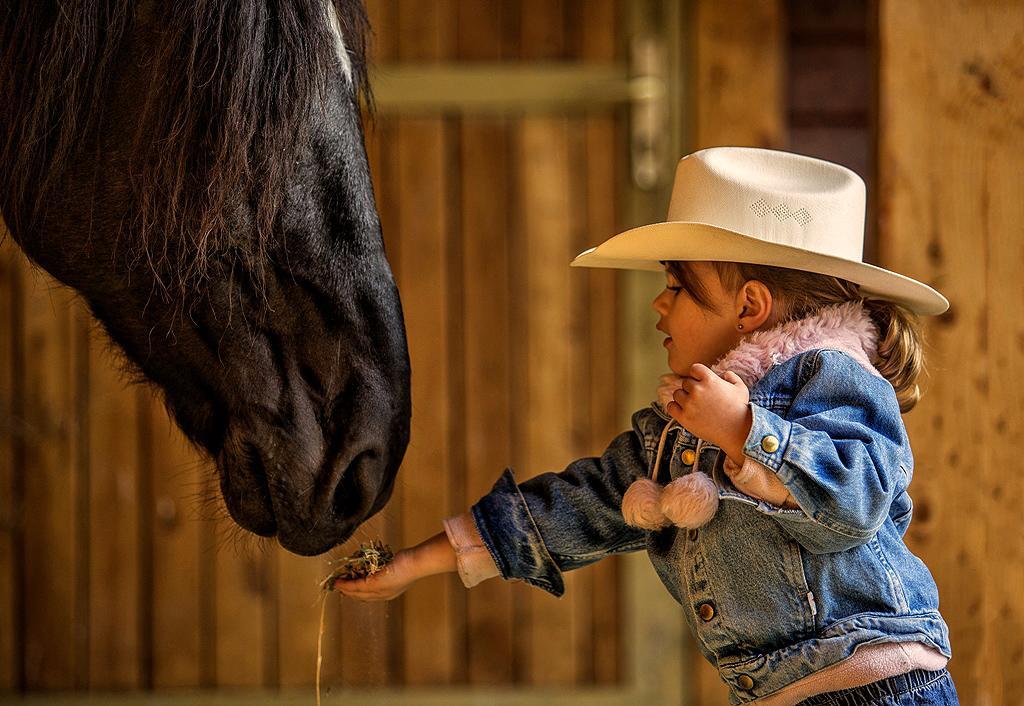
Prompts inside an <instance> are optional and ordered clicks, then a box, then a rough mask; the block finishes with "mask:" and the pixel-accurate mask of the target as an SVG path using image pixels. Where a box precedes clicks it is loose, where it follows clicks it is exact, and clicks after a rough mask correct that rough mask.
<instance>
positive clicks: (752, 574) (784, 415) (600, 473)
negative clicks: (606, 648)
mask: <svg viewBox="0 0 1024 706" xmlns="http://www.w3.org/2000/svg"><path fill="white" fill-rule="evenodd" d="M750 407H751V410H752V413H753V424H752V426H751V429H750V433H749V435H748V436H747V438H746V440H745V443H744V447H743V451H744V454H745V455H746V456H747V457H750V458H752V459H754V460H756V461H757V462H759V463H761V464H763V465H764V466H765V467H767V468H768V469H770V470H771V471H772V472H774V473H775V474H776V476H777V477H778V479H779V480H780V481H781V482H782V483H783V484H784V485H785V486H786V488H787V490H788V491H789V492H790V493H791V494H792V496H793V497H794V499H795V500H796V502H797V503H798V504H799V506H800V509H789V508H783V507H778V506H774V505H771V504H769V503H767V502H765V501H762V500H758V499H756V498H753V497H750V496H747V495H744V494H743V493H740V492H738V491H737V490H736V489H735V488H734V487H733V486H732V485H731V483H730V481H729V479H728V477H727V476H726V475H725V473H724V472H723V462H724V459H725V454H724V452H723V451H721V449H720V448H718V447H717V446H716V445H714V444H712V443H710V442H707V441H705V440H702V439H699V438H697V437H695V436H694V435H693V434H691V433H690V432H689V431H688V430H687V429H685V428H683V427H682V426H680V425H678V423H677V422H675V421H674V420H672V419H671V418H670V417H669V415H668V414H667V413H665V412H664V410H663V409H662V408H661V406H660V404H659V403H657V402H655V403H652V404H651V406H650V407H647V408H644V409H641V410H639V411H637V412H635V413H634V414H633V416H632V429H631V430H630V431H626V432H623V433H621V434H619V435H618V436H617V437H615V438H614V439H613V440H612V442H611V443H610V444H609V445H608V447H607V448H606V449H605V451H604V452H603V453H602V454H601V456H599V457H589V458H581V459H578V460H575V461H573V462H572V463H570V464H569V465H568V467H566V468H565V470H564V471H561V472H560V473H544V474H542V475H539V476H536V477H534V478H531V479H529V480H527V481H524V482H523V483H520V484H517V483H516V481H515V479H514V477H513V474H512V471H511V469H506V471H505V472H504V474H503V475H502V476H501V477H500V478H499V479H498V481H497V482H496V483H495V485H494V487H493V488H492V490H491V491H490V492H489V493H488V494H487V495H485V496H484V497H483V498H481V499H480V501H479V502H477V503H476V504H475V505H474V506H473V507H472V510H471V512H472V516H473V520H474V521H475V523H476V526H477V529H478V530H479V532H480V536H481V538H482V539H483V541H484V544H485V545H486V546H487V548H488V550H489V551H490V553H491V555H492V556H493V558H494V560H495V563H496V564H497V566H498V570H499V571H500V573H501V575H502V577H504V578H506V579H521V580H523V581H526V582H528V583H530V584H532V585H534V586H537V587H539V588H542V589H544V590H546V591H548V592H550V593H552V594H554V595H556V596H559V595H561V594H562V593H563V591H564V584H563V580H562V572H563V571H569V570H572V569H576V568H579V567H582V566H586V565H587V564H590V563H592V562H595V561H598V560H599V559H602V558H604V557H606V556H609V555H611V554H617V553H623V552H631V551H637V550H640V549H646V551H647V554H648V556H649V557H650V560H651V563H652V564H653V565H654V568H655V570H656V571H657V573H658V576H659V577H660V578H661V581H662V582H663V583H664V585H665V587H666V588H667V589H668V590H669V592H670V593H671V594H672V596H673V597H674V598H675V599H676V601H678V603H679V604H680V605H681V606H682V608H683V612H684V614H685V615H686V618H687V621H688V622H689V625H690V628H691V630H692V632H693V634H694V635H695V637H696V640H697V644H698V646H699V649H700V650H701V651H702V653H703V654H704V656H705V657H706V658H707V659H708V660H709V661H710V662H711V663H712V664H713V665H715V666H716V668H717V669H718V671H719V674H720V676H721V678H722V680H723V681H724V682H725V683H726V684H727V685H728V687H729V695H730V701H731V703H733V704H740V703H746V702H748V701H753V700H755V699H757V698H760V697H762V696H767V695H769V694H772V693H774V692H776V691H778V690H779V689H782V688H783V687H785V686H786V685H788V684H791V683H793V682H795V681H796V680H798V679H801V678H803V677H806V676H807V675H810V674H812V673H814V672H817V671H819V670H821V669H823V668H825V667H827V666H829V665H832V664H835V663H837V662H839V661H841V660H843V659H845V658H847V657H849V656H851V655H852V654H853V651H854V649H855V648H856V647H857V646H858V645H861V644H869V643H882V642H919V643H923V644H925V645H927V646H930V647H932V648H934V649H936V650H938V651H939V652H941V653H942V655H944V656H945V657H947V658H948V657H950V656H951V652H950V644H949V634H948V628H947V626H946V624H945V622H944V621H943V619H942V616H941V615H940V614H939V611H938V603H939V600H938V591H937V588H936V585H935V581H934V580H933V578H932V576H931V574H930V572H929V571H928V568H927V567H926V566H925V565H924V563H923V562H922V561H921V560H920V559H919V558H918V557H917V556H915V555H914V554H913V553H911V552H910V550H909V549H908V548H907V546H906V545H905V544H904V542H903V535H904V534H905V533H906V530H907V526H908V525H909V523H910V518H911V512H912V508H913V506H912V503H911V500H910V496H909V495H908V494H907V486H908V485H909V484H910V480H911V475H912V472H913V456H912V454H911V449H910V445H909V442H908V439H907V434H906V430H905V428H904V426H903V422H902V419H901V417H900V410H899V405H898V402H897V399H896V395H895V392H894V390H893V388H892V386H891V385H890V384H889V382H888V381H886V380H885V379H884V378H881V377H880V376H878V375H877V374H875V375H873V374H871V373H869V372H868V371H866V370H865V369H864V367H863V365H861V364H860V363H858V362H857V361H855V360H854V359H853V358H852V357H851V356H850V355H849V354H847V353H846V352H843V351H841V350H835V349H828V348H815V349H811V350H805V351H802V352H800V353H799V354H797V355H793V356H792V357H790V358H788V359H787V360H785V361H783V362H779V363H773V364H771V365H770V366H769V367H768V368H767V370H766V371H765V372H764V374H763V375H762V376H761V377H760V378H759V379H758V380H757V381H756V382H754V383H753V385H752V386H751V387H750ZM666 425H670V426H671V428H670V429H668V430H667V439H666V443H665V444H664V450H663V456H662V459H661V461H660V463H659V464H658V465H659V474H658V476H659V477H658V478H657V480H658V481H659V482H660V483H663V484H664V483H668V482H669V481H670V480H672V479H674V478H677V477H679V476H680V475H682V474H685V473H689V472H692V471H694V470H700V471H703V472H706V473H708V474H709V475H710V476H711V477H712V478H713V479H714V481H715V483H716V485H717V486H718V488H719V499H720V500H719V509H718V512H717V514H716V515H715V517H714V518H713V519H712V520H711V522H709V523H708V524H707V525H705V526H703V527H701V528H700V529H699V530H695V529H691V530H686V529H680V528H677V527H674V526H669V527H668V528H665V529H662V530H657V531H646V530H641V529H637V528H634V527H630V526H629V525H627V524H625V522H624V520H623V517H622V514H621V511H620V507H621V503H622V496H623V493H624V492H625V491H626V489H627V488H628V487H629V486H630V484H631V483H632V482H633V481H635V480H636V479H638V478H641V477H644V476H645V475H648V474H649V473H650V471H651V469H652V468H653V467H654V462H655V458H654V456H655V454H656V453H657V448H658V442H659V439H660V437H661V435H662V432H663V431H666ZM688 449H692V450H693V452H695V453H692V454H691V453H687V454H684V453H683V452H684V451H686V450H688ZM684 458H685V459H688V460H691V459H692V462H691V463H690V465H687V464H686V463H685V462H684Z"/></svg>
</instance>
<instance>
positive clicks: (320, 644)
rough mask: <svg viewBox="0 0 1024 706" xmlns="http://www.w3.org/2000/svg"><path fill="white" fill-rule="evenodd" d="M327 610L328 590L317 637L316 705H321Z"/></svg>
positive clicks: (325, 593)
mask: <svg viewBox="0 0 1024 706" xmlns="http://www.w3.org/2000/svg"><path fill="white" fill-rule="evenodd" d="M326 610H327V592H326V591H324V592H323V594H322V595H321V596H320V634H319V635H318V636H317V638H316V706H320V666H321V665H322V664H323V663H324V651H323V647H324V612H325V611H326Z"/></svg>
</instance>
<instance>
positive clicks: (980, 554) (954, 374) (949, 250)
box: [879, 0, 1024, 704]
mask: <svg viewBox="0 0 1024 706" xmlns="http://www.w3.org/2000/svg"><path fill="white" fill-rule="evenodd" d="M1022 26H1024V7H1022V6H1020V5H1019V4H1014V3H1002V4H1000V3H968V4H963V3H955V2H949V1H945V2H939V3H934V2H922V1H920V0H916V1H911V2H882V3H880V6H879V41H880V45H879V52H880V55H879V60H880V67H879V68H880V81H879V83H880V95H879V107H880V115H879V127H880V130H879V137H880V143H879V177H880V188H879V195H880V203H879V211H880V222H879V245H880V260H881V262H880V264H882V265H883V266H885V267H891V268H893V269H895V270H897V271H899V272H902V273H905V274H907V275H909V276H911V277H915V278H918V279H921V280H923V281H925V282H928V283H930V284H932V285H933V286H935V287H937V288H938V289H939V290H940V291H941V292H943V294H945V295H946V297H947V298H948V299H949V300H950V303H951V308H950V310H949V312H947V313H946V314H944V315H942V316H940V317H937V318H934V319H930V320H928V321H927V336H928V340H929V345H928V347H927V355H928V367H929V370H930V374H929V376H928V379H927V380H926V382H925V385H924V394H923V397H922V400H921V402H920V403H919V404H918V406H917V408H915V409H914V411H913V412H911V413H910V414H909V415H907V416H906V422H907V427H908V430H909V432H910V438H911V442H912V443H913V447H914V452H915V475H914V480H913V483H912V485H911V487H910V492H911V495H912V496H913V498H914V500H915V507H916V512H915V517H914V520H913V522H912V523H911V525H910V530H909V538H910V542H909V544H910V546H911V549H912V550H913V551H914V552H915V553H917V554H918V555H919V556H921V557H922V559H924V561H925V562H926V563H927V564H928V566H929V567H930V569H931V570H932V573H933V575H934V576H935V578H936V581H937V583H938V585H939V596H940V601H941V608H942V613H943V616H944V617H945V618H946V620H947V622H948V623H949V626H950V638H951V641H952V646H953V654H954V657H953V660H952V661H951V662H950V671H951V672H952V674H953V678H954V680H955V681H956V683H957V688H958V690H959V694H960V701H961V703H972V704H973V703H977V704H1009V703H1015V702H1016V701H1017V699H1018V697H1019V688H1018V684H1017V681H1018V680H1019V676H1020V674H1021V673H1022V672H1024V610H1022V609H1021V606H1020V601H1019V598H1018V597H1019V596H1020V594H1021V592H1022V591H1024V542H1022V535H1021V533H1020V532H1019V529H1014V528H1017V527H1018V525H1019V521H1018V517H1019V502H1020V499H1021V494H1022V489H1024V484H1022V482H1021V480H1020V477H1019V475H1018V474H1015V473H1013V472H1008V470H1009V469H1011V468H1014V467H1015V466H1016V465H1017V462H1016V461H1015V459H1016V457H1017V454H1016V452H1015V448H1016V440H1017V434H1019V431H1020V428H1021V412H1020V410H1021V409H1022V402H1024V398H1022V394H1021V391H1020V386H1019V385H1017V384H1015V383H1014V382H1013V381H1014V380H1016V379H1017V377H1018V376H1019V374H1020V365H1021V364H1020V361H1021V359H1022V356H1021V354H1022V352H1024V331H1022V328H1021V325H1020V322H1019V317H1017V316H1016V314H1015V313H1014V312H1016V311H1018V310H1019V308H1020V306H1021V304H1022V300H1024V290H1022V289H1021V287H1020V279H1021V275H1022V274H1024V259H1022V242H1024V238H1022V230H1021V223H1022V222H1024V221H1022V219H1024V204H1022V201H1021V196H1020V193H1021V192H1020V186H1021V181H1020V164H1021V163H1022V157H1024V152H1022V147H1021V145H1022V144H1024V140H1022V138H1024V109H1022V105H1024V100H1022V99H1024V83H1022V81H1021V79H1020V77H1021V76H1022V75H1024V39H1022V34H1021V32H1020V28H1021V27H1022Z"/></svg>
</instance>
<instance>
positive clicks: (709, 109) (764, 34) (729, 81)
mask: <svg viewBox="0 0 1024 706" xmlns="http://www.w3.org/2000/svg"><path fill="white" fill-rule="evenodd" d="M694 33H695V35H694V43H695V58H694V61H695V67H694V68H695V72H696V75H695V77H694V81H695V93H694V100H695V105H694V109H695V111H696V120H695V126H694V129H695V134H694V144H693V148H694V149H703V148H705V147H713V146H715V145H741V146H749V147H775V148H780V147H783V146H784V145H785V118H784V115H785V113H784V111H783V103H782V100H781V97H782V95H783V90H784V87H783V66H784V63H783V62H784V53H783V42H784V34H783V26H782V7H781V2H778V1H776V0H770V1H768V2H763V1H762V0H698V1H697V2H696V3H695V5H694Z"/></svg>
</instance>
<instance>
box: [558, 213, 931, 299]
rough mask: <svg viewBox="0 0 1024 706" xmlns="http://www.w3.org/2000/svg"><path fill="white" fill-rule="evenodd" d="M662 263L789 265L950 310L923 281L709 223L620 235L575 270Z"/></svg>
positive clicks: (582, 257)
mask: <svg viewBox="0 0 1024 706" xmlns="http://www.w3.org/2000/svg"><path fill="white" fill-rule="evenodd" d="M661 260H707V261H710V260H718V261H723V262H743V263H750V264H755V265H772V266H775V267H787V268H790V269H794V270H803V271H805V272H817V273H819V274H823V275H831V276H833V277H839V278H841V279H845V280H848V281H850V282H854V283H856V284H859V285H860V286H861V291H862V292H863V293H864V294H865V295H866V296H869V297H873V298H879V299H887V300H889V301H893V302H895V303H897V304H900V305H902V306H904V307H906V308H907V309H909V310H911V311H913V312H915V313H917V314H922V315H925V316H933V315H936V314H941V313H942V312H944V311H946V309H948V308H949V302H948V301H947V300H946V298H945V297H944V296H942V295H941V294H939V293H938V292H937V291H935V290H934V289H932V288H931V287H929V286H928V285H927V284H924V283H923V282H918V281H917V280H915V279H911V278H910V277H906V276H904V275H901V274H899V273H897V272H891V271H890V270H886V269H883V268H881V267H877V266H875V265H871V264H868V263H866V262H858V261H855V260H848V259H846V258H842V257H837V256H835V255H826V254H823V253H819V252H814V251H811V250H805V249H803V248H798V247H796V246H793V245H784V244H782V243H773V242H771V241H767V240H762V239H760V238H755V237H752V236H749V235H743V234H742V233H737V232H735V231H732V230H728V229H726V228H721V227H719V226H714V225H711V224H708V223H695V222H688V221H669V222H665V223H652V224H650V225H645V226H640V227H638V228H633V229H631V230H627V231H625V232H623V233H619V234H618V235H615V236H613V237H611V238H609V239H608V240H606V241H604V242H603V243H601V244H600V245H598V246H597V247H593V248H590V249H589V250H584V251H583V252H582V253H580V254H579V255H577V256H576V258H575V259H574V260H573V261H572V262H571V263H570V265H571V266H572V267H611V268H617V269H624V270H655V271H659V270H662V269H663V266H662V265H661V262H660V261H661Z"/></svg>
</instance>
